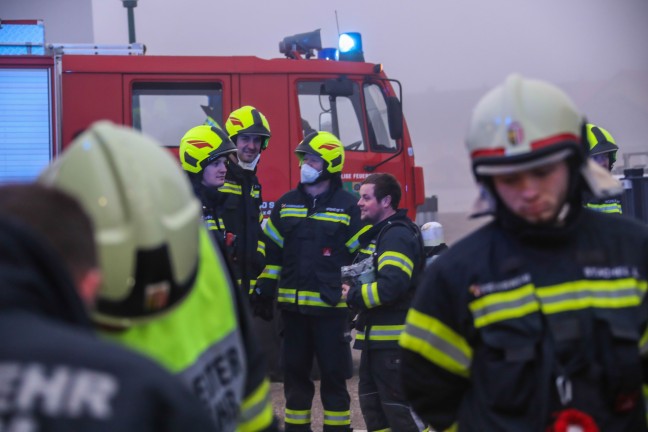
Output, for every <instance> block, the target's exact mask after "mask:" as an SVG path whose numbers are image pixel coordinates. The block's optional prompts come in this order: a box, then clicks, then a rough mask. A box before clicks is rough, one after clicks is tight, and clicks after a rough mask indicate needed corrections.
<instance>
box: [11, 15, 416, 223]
mask: <svg viewBox="0 0 648 432" xmlns="http://www.w3.org/2000/svg"><path fill="white" fill-rule="evenodd" d="M34 32H35V33H36V35H33V34H32V35H30V36H26V37H22V36H20V37H18V38H17V37H16V35H17V34H19V35H20V34H22V33H34ZM3 34H4V36H3ZM43 34H44V30H43V23H42V22H41V21H3V22H2V23H1V27H0V44H1V45H0V54H1V55H0V141H1V142H2V144H1V145H0V181H20V180H29V179H30V178H34V177H35V176H36V175H37V174H38V172H39V171H40V170H41V169H42V168H43V166H45V165H46V164H47V163H49V161H50V160H51V159H52V158H53V157H55V156H56V155H57V154H58V153H59V152H61V151H62V150H63V149H65V147H66V146H67V145H68V144H69V143H70V141H71V140H72V139H73V138H74V137H75V136H76V135H77V134H79V133H80V132H81V131H83V130H84V129H85V128H87V127H88V126H89V125H90V124H91V123H93V122H94V121H96V120H99V119H108V120H111V121H113V122H115V123H118V124H123V125H128V126H132V127H134V128H136V129H139V130H141V131H142V132H144V133H146V134H149V135H151V136H153V137H154V138H156V139H157V140H158V141H159V142H160V143H161V145H163V146H165V147H167V148H168V149H169V150H170V151H171V152H174V153H176V154H177V149H178V145H179V142H180V138H181V137H182V135H183V134H184V133H185V132H186V131H187V130H188V129H189V128H191V127H193V126H196V125H198V124H202V123H203V122H204V121H205V113H204V108H203V106H205V107H208V109H209V110H210V111H211V112H213V113H214V115H215V117H214V118H215V120H217V121H220V122H221V124H223V122H224V120H225V119H226V118H227V115H228V114H229V113H230V112H231V111H232V110H234V109H236V108H238V107H240V106H243V105H253V106H255V107H256V108H257V109H258V110H260V111H261V112H263V113H264V114H265V115H266V117H267V118H268V121H269V123H270V128H271V130H272V138H271V140H270V145H269V147H268V149H267V150H266V151H265V152H264V153H263V155H262V158H261V162H260V164H259V168H258V174H259V178H260V181H261V184H262V185H263V198H264V199H265V200H266V201H265V202H264V203H263V206H264V209H263V210H264V212H265V213H266V214H267V213H268V212H269V210H270V209H271V208H272V206H273V203H274V201H275V200H276V199H278V198H279V197H280V196H281V195H282V194H283V193H284V192H286V191H287V190H289V189H291V188H293V187H294V186H295V185H296V184H297V183H298V181H299V169H298V161H297V158H296V157H295V155H294V149H295V148H296V147H297V144H298V143H299V142H300V141H301V140H302V138H303V137H304V135H305V134H307V133H308V132H309V131H311V130H328V131H330V132H333V133H334V134H336V135H337V136H338V137H339V138H340V140H341V141H342V142H343V143H344V144H345V147H346V150H347V151H346V163H345V167H344V172H343V176H342V179H343V182H344V184H345V187H346V188H347V189H349V190H356V189H357V188H358V184H359V182H361V181H362V180H363V179H364V178H365V177H366V176H367V175H369V174H370V173H371V172H378V171H382V172H389V173H392V174H393V175H395V176H396V177H397V178H398V179H399V181H400V182H401V184H402V186H403V201H402V206H403V207H407V208H408V209H409V211H410V216H411V217H412V218H414V217H415V211H416V207H417V206H418V205H420V204H422V203H423V201H424V197H425V193H424V182H423V170H422V168H420V167H417V166H415V163H414V151H413V148H412V143H411V140H410V137H409V133H408V130H407V125H406V123H405V121H404V119H403V114H402V108H401V100H402V90H401V86H400V83H399V82H398V81H395V80H391V79H388V78H387V76H386V75H385V73H384V72H383V70H382V65H380V64H371V63H366V62H364V61H363V59H362V55H361V53H359V54H358V53H355V54H353V55H351V54H349V55H347V59H348V60H346V61H336V60H335V59H332V57H334V55H333V54H331V53H330V52H329V51H327V50H323V49H321V48H320V47H319V46H315V47H313V45H312V44H313V40H316V39H319V34H318V33H308V34H301V35H295V36H292V37H288V38H285V39H284V41H282V42H281V43H280V50H281V51H282V52H283V53H284V54H285V58H277V59H271V60H265V59H260V58H257V57H251V56H234V57H213V56H211V57H199V56H147V55H144V46H143V45H140V44H132V45H128V46H91V45H78V44H77V45H56V44H46V43H45V41H44V37H43V36H42V35H43ZM21 37H22V39H21ZM315 45H317V44H315ZM316 51H317V54H318V55H315V52H316ZM342 57H344V56H342ZM349 60H351V61H349ZM352 60H356V61H352ZM358 60H360V61H358ZM395 89H396V90H397V91H396V90H395Z"/></svg>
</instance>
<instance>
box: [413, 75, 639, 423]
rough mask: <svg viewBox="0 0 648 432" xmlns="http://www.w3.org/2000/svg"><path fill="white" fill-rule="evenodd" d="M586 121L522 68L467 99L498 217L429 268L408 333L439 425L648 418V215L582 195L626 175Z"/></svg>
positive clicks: (419, 381) (416, 377) (418, 399)
mask: <svg viewBox="0 0 648 432" xmlns="http://www.w3.org/2000/svg"><path fill="white" fill-rule="evenodd" d="M584 128H585V122H584V119H583V117H582V116H581V115H579V114H578V112H577V111H576V108H575V107H574V105H573V104H572V102H571V100H570V99H569V98H568V97H567V96H566V95H565V94H564V93H563V92H562V91H560V90H559V89H558V88H556V87H555V86H553V85H550V84H548V83H545V82H542V81H536V80H530V79H524V78H522V77H520V76H516V75H513V76H510V77H509V78H508V79H507V80H506V81H505V82H504V83H503V84H502V85H500V86H498V87H496V88H495V89H494V90H492V91H491V92H489V93H488V94H486V96H484V97H483V98H482V100H481V101H480V102H479V103H478V104H477V106H476V108H475V110H474V112H473V116H472V120H471V122H470V128H469V131H468V137H467V145H468V149H469V153H470V156H471V158H472V167H473V172H474V174H475V177H476V178H477V180H478V181H479V182H480V183H481V184H482V185H483V187H484V190H485V191H487V193H488V194H490V195H491V198H492V199H490V200H487V201H488V202H491V203H493V208H492V213H493V214H494V219H493V221H491V222H489V223H488V224H486V225H485V226H483V227H482V228H480V229H478V230H477V231H475V232H474V233H472V234H471V235H469V236H468V237H466V238H465V239H463V240H461V241H459V242H457V243H456V244H455V245H453V246H452V247H451V248H450V249H448V250H447V251H446V252H444V253H443V254H441V255H440V256H439V257H438V258H437V259H436V260H435V262H434V263H433V264H432V265H431V266H430V267H429V268H428V271H427V272H426V274H425V276H424V279H423V281H422V283H421V285H420V286H419V287H418V289H417V293H416V297H415V299H414V302H413V305H412V308H411V309H410V311H409V313H408V316H407V326H406V329H405V332H404V333H403V335H402V336H401V339H400V344H401V346H402V348H403V351H402V354H403V365H402V371H403V374H402V375H403V385H404V389H405V392H406V394H407V396H408V398H409V400H410V402H411V403H412V406H413V408H414V409H415V411H416V412H417V413H418V414H419V415H420V416H421V417H422V418H423V420H425V421H426V422H429V423H430V424H431V425H432V426H433V427H434V428H435V429H436V430H444V429H446V428H449V427H451V426H453V425H454V427H455V428H456V429H455V430H458V431H532V432H533V431H537V432H545V431H552V432H554V431H555V432H557V431H566V430H582V431H605V432H608V431H628V432H630V431H646V430H647V428H646V411H645V408H644V400H643V397H642V384H643V383H644V382H645V380H646V376H645V375H644V371H645V370H647V369H646V368H647V367H648V361H647V360H646V354H647V353H648V346H647V344H648V334H646V321H647V319H648V305H647V304H646V296H645V294H646V289H647V286H646V285H647V283H646V278H647V274H648V227H646V225H644V224H641V223H639V222H636V221H634V220H624V219H623V218H618V217H615V216H611V215H607V214H602V213H598V212H593V211H590V210H588V209H585V208H584V207H583V206H582V193H583V192H584V191H585V190H587V189H589V191H590V192H591V193H592V194H593V195H594V196H597V197H604V196H609V195H611V194H615V193H618V192H619V189H620V185H619V183H618V182H617V181H616V180H615V179H614V178H613V177H612V176H611V175H610V174H609V172H608V171H607V170H604V169H603V168H601V167H600V166H598V165H596V164H595V163H594V162H593V161H592V160H591V159H589V157H588V150H589V148H588V145H587V141H586V139H585V137H584V130H585V129H584ZM482 199H487V197H484V196H482Z"/></svg>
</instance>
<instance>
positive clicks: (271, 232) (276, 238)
mask: <svg viewBox="0 0 648 432" xmlns="http://www.w3.org/2000/svg"><path fill="white" fill-rule="evenodd" d="M263 232H264V233H265V235H267V236H268V238H269V239H270V240H272V241H273V242H275V243H276V244H277V246H279V247H280V248H283V245H284V238H283V236H282V235H281V234H279V230H278V229H277V227H275V226H274V224H273V223H272V219H268V223H267V224H266V226H265V228H264V229H263Z"/></svg>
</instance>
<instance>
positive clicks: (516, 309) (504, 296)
mask: <svg viewBox="0 0 648 432" xmlns="http://www.w3.org/2000/svg"><path fill="white" fill-rule="evenodd" d="M468 307H469V308H470V310H471V311H472V313H473V318H474V320H475V324H474V325H475V328H480V327H484V326H487V325H489V324H493V323H495V322H498V321H504V320H507V319H511V318H519V317H523V316H525V315H528V314H530V313H533V312H537V311H538V310H540V304H539V303H538V300H537V299H536V297H535V295H534V288H533V285H532V284H526V285H523V286H521V287H520V288H517V289H514V290H511V291H503V292H496V293H493V294H489V295H487V296H484V297H481V298H478V299H477V300H474V301H472V302H470V304H469V305H468Z"/></svg>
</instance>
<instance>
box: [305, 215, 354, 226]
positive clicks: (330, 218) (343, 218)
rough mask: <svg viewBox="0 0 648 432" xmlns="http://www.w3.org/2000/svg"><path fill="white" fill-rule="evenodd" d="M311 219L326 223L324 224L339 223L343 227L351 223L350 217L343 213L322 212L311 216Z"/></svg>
mask: <svg viewBox="0 0 648 432" xmlns="http://www.w3.org/2000/svg"><path fill="white" fill-rule="evenodd" d="M311 218H312V219H316V220H321V221H326V222H335V223H341V224H343V225H347V226H348V225H349V222H350V221H351V216H349V215H348V214H345V213H333V212H323V213H314V214H312V215H311Z"/></svg>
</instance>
